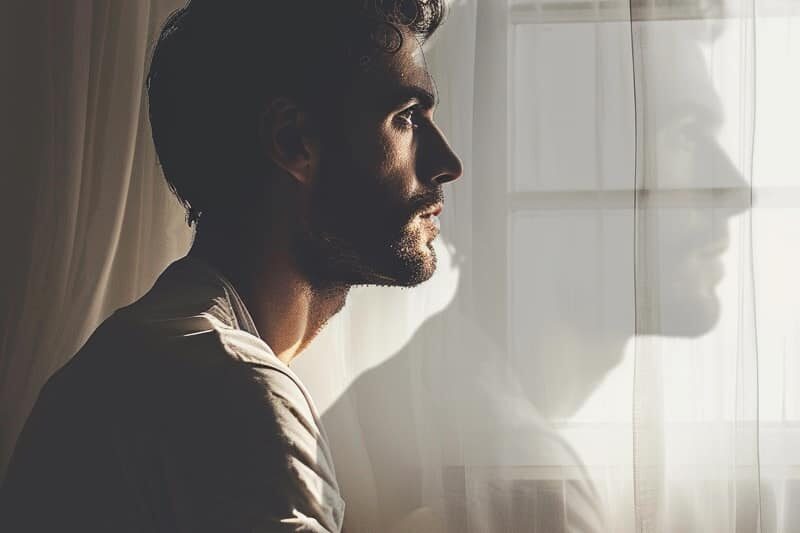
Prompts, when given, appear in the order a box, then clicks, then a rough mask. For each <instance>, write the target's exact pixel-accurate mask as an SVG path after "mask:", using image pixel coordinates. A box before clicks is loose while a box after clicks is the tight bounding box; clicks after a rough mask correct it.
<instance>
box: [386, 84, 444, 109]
mask: <svg viewBox="0 0 800 533" xmlns="http://www.w3.org/2000/svg"><path fill="white" fill-rule="evenodd" d="M414 99H416V100H419V102H420V104H421V105H422V107H423V108H425V109H433V108H434V107H435V106H436V105H437V104H438V103H439V99H438V98H437V97H436V95H435V94H434V93H432V92H431V91H430V90H428V89H426V88H425V87H421V86H419V85H402V86H400V87H398V88H397V90H396V91H395V92H394V95H393V100H394V101H395V102H397V103H402V102H408V101H409V100H414Z"/></svg>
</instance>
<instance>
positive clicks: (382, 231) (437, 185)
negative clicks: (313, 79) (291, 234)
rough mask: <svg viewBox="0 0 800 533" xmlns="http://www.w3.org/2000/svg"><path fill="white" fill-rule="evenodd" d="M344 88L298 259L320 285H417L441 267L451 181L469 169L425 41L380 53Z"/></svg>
mask: <svg viewBox="0 0 800 533" xmlns="http://www.w3.org/2000/svg"><path fill="white" fill-rule="evenodd" d="M331 81H332V83H333V82H334V81H333V80H331ZM344 89H345V90H343V91H341V95H342V96H341V97H340V99H339V101H333V102H331V105H332V106H335V107H334V111H332V112H331V116H330V117H329V118H328V119H327V124H326V126H325V127H324V128H323V129H324V132H323V134H322V136H321V143H320V144H321V148H320V171H319V175H318V176H317V177H316V179H315V180H314V183H313V185H312V190H311V198H310V201H309V212H308V220H307V227H305V228H304V229H303V232H302V233H303V234H302V235H300V236H299V238H298V242H297V244H298V249H297V251H298V259H299V260H300V262H301V266H302V267H303V268H304V269H305V270H306V271H307V273H308V274H309V277H310V278H311V279H312V281H314V282H315V283H317V284H320V285H328V284H332V283H333V284H338V283H341V284H348V285H356V284H380V285H400V286H413V285H416V284H418V283H421V282H423V281H425V280H427V279H428V278H430V277H431V276H432V275H433V272H434V270H435V268H436V256H435V253H434V250H433V246H432V242H433V240H434V239H435V238H436V236H437V235H438V233H439V229H438V219H437V216H436V215H437V214H438V212H439V211H440V210H441V207H442V205H443V203H442V202H443V199H444V198H443V191H442V185H443V184H444V183H446V182H448V181H452V180H454V179H456V178H458V177H459V176H460V175H461V172H462V169H461V162H460V161H459V159H458V157H457V156H456V155H455V154H454V153H453V151H452V150H451V148H450V146H449V145H448V143H447V141H446V139H445V138H444V136H443V134H442V132H441V131H440V130H439V129H438V128H437V127H436V125H435V124H434V122H433V106H434V104H435V102H434V97H433V94H434V87H433V83H432V80H431V78H430V76H429V74H428V72H427V69H426V68H425V64H424V57H423V55H422V50H421V48H420V46H419V44H418V42H417V40H416V39H415V38H414V37H413V36H411V35H410V34H405V35H404V39H403V45H402V47H401V48H400V49H399V50H397V51H396V52H393V53H386V52H377V53H376V54H375V55H374V56H373V57H372V58H371V60H370V62H369V63H368V65H367V66H366V67H365V68H364V69H363V70H362V71H361V72H360V73H359V74H358V75H357V76H356V77H355V78H354V79H353V80H351V82H350V85H349V86H347V87H345V88H344ZM337 92H338V91H337Z"/></svg>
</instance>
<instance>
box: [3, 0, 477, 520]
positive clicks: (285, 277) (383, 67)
mask: <svg viewBox="0 0 800 533" xmlns="http://www.w3.org/2000/svg"><path fill="white" fill-rule="evenodd" d="M442 16H443V2H442V1H436V0H407V1H403V0H394V1H390V0H387V1H382V0H369V1H368V2H362V1H361V0H343V1H338V2H331V1H326V0H291V1H282V2H278V1H274V2H267V1H265V0H262V1H257V0H226V1H225V2H222V1H219V0H217V1H212V0H192V1H191V3H190V4H189V5H187V7H186V8H184V9H182V10H179V11H178V12H176V13H175V14H174V15H173V16H172V17H171V18H170V19H169V20H168V21H167V23H166V25H165V27H164V29H163V31H162V34H161V38H160V39H159V41H158V43H157V46H156V49H155V51H154V55H153V60H152V65H151V70H150V76H149V79H148V89H149V97H150V117H151V124H152V129H153V137H154V140H155V144H156V149H157V151H158V155H159V159H160V162H161V165H162V167H163V170H164V174H165V176H166V178H167V180H168V182H169V184H170V186H171V187H172V189H173V190H174V191H175V192H176V194H177V195H178V197H179V198H180V199H181V201H182V202H183V203H184V205H185V206H186V207H187V210H188V213H189V221H190V223H197V234H196V238H195V242H194V244H193V246H192V249H191V250H190V252H189V254H188V255H187V257H185V258H183V259H180V260H178V261H176V262H175V263H173V264H172V265H170V266H169V267H168V268H167V269H166V271H165V272H164V273H163V274H162V275H161V276H160V278H159V279H158V281H157V282H156V284H155V285H154V287H153V288H152V289H151V290H150V291H149V292H148V293H147V294H146V295H145V296H144V297H143V298H141V299H140V300H138V301H137V302H135V303H133V304H132V305H130V306H128V307H126V308H123V309H120V310H118V311H117V312H116V313H114V315H112V316H111V317H110V318H109V319H108V320H106V321H105V322H104V323H103V324H102V325H101V326H100V327H99V328H98V330H97V331H96V332H95V333H94V334H93V335H92V337H91V338H90V339H89V341H88V342H87V343H86V345H85V346H84V347H83V348H82V349H81V350H80V352H79V353H78V354H77V355H76V356H75V357H74V358H73V359H72V360H71V361H70V362H69V363H68V364H67V365H66V366H65V367H64V368H63V369H61V370H60V371H59V372H58V373H57V374H56V375H55V376H54V377H53V378H51V380H50V381H49V382H48V384H47V385H46V386H45V388H44V389H43V391H42V393H41V394H40V397H39V400H38V402H37V404H36V406H35V408H34V411H33V413H32V414H31V416H30V418H29V420H28V422H27V424H26V427H25V429H24V431H23V433H22V435H21V437H20V439H19V441H18V444H17V448H16V450H15V454H14V457H13V459H12V463H11V466H10V468H9V471H8V474H7V477H6V480H5V484H4V486H3V488H2V492H0V530H2V531H15V532H22V531H104V532H106V531H114V532H121V531H137V532H138V531H192V532H194V531H220V532H221V531H338V530H340V529H341V524H342V516H343V509H344V503H343V501H342V499H341V496H340V494H339V489H338V485H337V482H336V477H335V473H334V468H333V464H332V460H331V455H330V451H329V449H328V444H327V439H326V437H325V432H324V430H323V429H322V427H321V424H320V421H319V418H318V414H317V412H316V410H315V408H314V405H313V403H312V401H311V399H310V397H309V395H308V393H307V391H306V390H305V389H304V388H303V386H302V384H301V383H300V381H299V380H298V378H297V376H296V375H295V374H294V373H293V372H292V371H291V370H290V368H289V367H288V364H289V363H290V362H291V361H292V359H293V358H294V357H296V356H297V355H298V354H299V353H300V352H301V351H302V350H303V349H304V348H305V347H306V346H307V345H308V344H309V342H310V341H311V340H312V339H313V338H314V336H315V335H316V334H317V333H318V332H319V330H320V329H321V328H322V327H323V326H324V324H325V323H326V321H327V320H329V319H330V317H331V316H333V315H334V314H335V313H336V312H337V311H339V310H340V309H341V308H342V306H343V305H344V303H345V299H346V296H347V293H348V289H349V288H350V286H352V285H355V284H386V285H401V286H413V285H416V284H418V283H420V282H422V281H424V280H426V279H428V278H429V277H430V276H431V275H432V273H433V271H434V269H435V265H436V258H435V255H434V251H433V248H432V246H431V242H432V241H433V240H434V238H435V237H436V235H437V233H438V227H437V223H436V217H437V215H438V214H439V212H440V211H441V209H442V199H443V195H442V185H443V184H445V183H447V182H449V181H452V180H454V179H456V178H458V177H459V176H460V174H461V172H462V169H461V163H460V161H459V160H458V157H457V156H456V155H455V154H454V153H453V152H452V150H451V149H450V147H449V146H448V144H447V141H446V140H445V138H444V136H443V135H442V133H441V131H440V130H439V129H438V128H437V127H436V126H435V124H434V122H433V106H434V103H435V102H434V96H433V93H434V90H433V86H432V82H431V79H430V78H429V75H428V73H427V71H426V69H425V65H424V58H423V55H422V51H421V43H422V41H424V40H425V39H426V38H427V37H428V36H429V35H430V34H431V33H432V32H433V31H434V30H436V28H437V27H438V25H439V24H440V22H441V20H442ZM398 401H403V400H402V399H398Z"/></svg>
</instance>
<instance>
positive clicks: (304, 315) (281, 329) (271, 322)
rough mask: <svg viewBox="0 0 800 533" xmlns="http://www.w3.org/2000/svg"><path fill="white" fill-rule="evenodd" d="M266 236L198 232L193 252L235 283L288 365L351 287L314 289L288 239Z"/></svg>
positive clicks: (263, 334) (339, 306)
mask: <svg viewBox="0 0 800 533" xmlns="http://www.w3.org/2000/svg"><path fill="white" fill-rule="evenodd" d="M265 240H266V241H267V242H265ZM265 240H264V239H262V240H260V241H259V242H253V241H252V240H250V241H248V242H245V241H247V239H244V238H242V237H241V236H236V233H233V232H232V233H231V234H229V235H224V236H223V235H220V234H219V233H216V232H210V231H209V232H206V233H204V234H202V235H201V234H200V233H198V236H197V238H196V239H195V242H194V244H193V245H192V249H191V250H190V251H189V254H188V255H190V256H192V257H196V258H199V259H202V260H204V261H206V262H207V263H209V264H211V265H212V266H213V267H214V268H216V269H217V270H219V271H220V272H221V273H222V274H223V275H224V276H225V277H226V278H227V279H228V280H229V281H230V282H231V283H232V284H233V286H234V288H235V289H236V292H237V293H238V294H239V296H240V297H241V298H242V300H243V301H244V304H245V306H246V307H247V310H248V311H249V312H250V315H251V316H252V318H253V322H254V323H255V325H256V328H257V329H258V332H259V334H260V335H261V338H262V339H263V340H264V342H266V343H267V344H268V345H269V347H270V348H271V349H272V351H273V352H274V353H275V355H276V356H278V358H279V359H280V360H281V361H283V362H284V363H286V364H289V363H290V362H291V361H292V359H294V358H295V357H296V356H297V355H299V354H300V352H302V351H303V350H304V349H305V348H306V347H307V346H308V345H309V343H310V342H311V341H312V340H313V339H314V337H316V335H317V334H318V333H319V332H320V330H321V329H322V328H323V327H324V326H325V324H326V323H327V322H328V320H330V318H331V317H333V315H335V314H336V313H338V312H339V311H340V310H341V309H342V307H343V306H344V304H345V301H346V299H347V294H348V292H349V287H348V286H341V287H333V288H329V289H325V290H319V289H315V288H314V287H312V285H311V283H310V282H309V280H307V279H306V278H305V277H304V276H303V275H301V273H300V272H299V271H298V269H297V267H296V265H295V263H294V261H293V259H292V257H291V254H290V252H289V247H288V246H287V243H286V242H280V240H282V239H275V238H272V239H270V238H266V239H265ZM269 241H272V242H269Z"/></svg>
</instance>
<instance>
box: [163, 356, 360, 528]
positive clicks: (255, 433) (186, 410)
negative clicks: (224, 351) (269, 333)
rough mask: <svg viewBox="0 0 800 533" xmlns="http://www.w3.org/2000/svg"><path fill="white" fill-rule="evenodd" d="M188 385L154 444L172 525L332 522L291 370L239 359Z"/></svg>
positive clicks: (327, 485)
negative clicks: (159, 449)
mask: <svg viewBox="0 0 800 533" xmlns="http://www.w3.org/2000/svg"><path fill="white" fill-rule="evenodd" d="M196 389H197V390H193V391H191V390H190V391H189V392H188V394H186V395H185V397H183V398H182V399H181V400H179V403H178V405H179V406H180V407H179V408H178V409H177V411H176V412H175V413H174V414H172V415H171V417H172V418H174V419H175V420H174V424H171V427H170V429H169V430H168V431H167V438H166V443H165V450H164V458H165V460H164V469H163V471H164V472H165V477H166V479H165V481H166V485H167V487H168V490H169V492H170V500H171V502H172V505H173V510H172V511H173V513H172V514H173V516H175V517H176V521H177V524H176V526H177V529H178V530H179V531H231V532H233V531H248V532H289V531H291V532H314V533H316V532H338V531H340V530H341V524H342V514H343V507H344V504H343V502H342V500H341V497H340V496H339V489H338V486H337V484H336V479H335V474H334V470H333V464H332V460H331V457H330V452H329V451H328V449H327V444H326V442H325V439H324V437H323V435H322V431H321V429H320V427H319V425H318V423H317V419H316V417H314V415H313V412H312V410H311V408H310V406H309V404H308V400H307V399H306V398H305V396H304V395H303V392H302V391H301V390H300V388H299V387H298V385H297V384H296V383H295V382H294V380H293V379H292V378H290V377H289V376H288V375H287V374H285V373H283V372H282V371H280V370H279V369H277V368H272V367H268V366H259V365H254V364H249V363H241V364H237V365H236V366H235V367H234V368H233V369H231V370H229V372H227V375H226V376H225V377H224V378H222V379H220V380H209V381H208V382H206V383H205V384H204V385H203V386H201V387H196Z"/></svg>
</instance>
